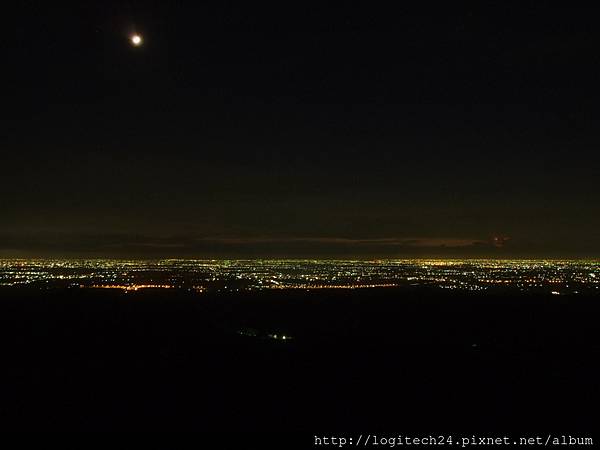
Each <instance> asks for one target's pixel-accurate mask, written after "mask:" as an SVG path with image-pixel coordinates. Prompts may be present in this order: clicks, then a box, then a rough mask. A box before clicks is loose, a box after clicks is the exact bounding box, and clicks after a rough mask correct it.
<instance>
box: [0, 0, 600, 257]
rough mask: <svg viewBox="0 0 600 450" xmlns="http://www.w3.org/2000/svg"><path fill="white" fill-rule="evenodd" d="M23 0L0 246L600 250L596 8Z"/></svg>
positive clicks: (133, 253)
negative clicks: (217, 4) (75, 2)
mask: <svg viewBox="0 0 600 450" xmlns="http://www.w3.org/2000/svg"><path fill="white" fill-rule="evenodd" d="M35 3H36V2H33V3H32V2H19V3H16V4H13V5H11V6H10V7H8V9H7V10H6V17H7V18H8V21H9V24H8V31H9V36H10V37H9V40H8V41H6V42H5V43H3V44H2V45H3V47H2V50H3V73H2V74H1V75H0V76H1V77H2V78H3V83H2V86H3V88H4V90H3V95H2V102H3V108H2V109H3V112H2V115H1V116H0V124H1V129H2V132H1V133H0V146H1V148H2V154H1V156H0V171H1V174H0V211H1V215H0V257H2V258H6V257H19V256H22V257H35V256H40V257H51V256H59V257H63V256H64V257H132V258H144V257H161V258H162V257H164V258H169V257H189V258H212V257H227V258H236V257H240V258H245V257H309V258H310V257H315V258H330V257H351V258H352V257H356V258H371V257H372V258H377V257H382V258H385V257H393V258H402V257H490V258H503V257H532V258H535V257H549V258H567V257H568V258H578V257H581V258H598V257H600V231H599V230H600V202H599V201H598V198H600V188H599V183H598V180H599V179H600V172H599V167H600V164H599V163H600V159H599V156H598V155H599V153H598V148H600V132H599V130H600V127H599V126H598V125H599V124H598V119H597V116H598V114H597V108H598V104H600V86H599V85H598V79H599V76H600V58H599V57H598V54H597V51H596V50H597V49H596V45H595V43H596V42H598V38H600V31H599V30H598V27H597V23H596V22H597V20H596V19H597V14H596V13H595V12H594V10H593V9H586V8H583V7H581V8H580V7H561V8H554V7H550V6H547V5H543V4H536V3H527V4H521V5H519V7H515V6H514V5H508V4H506V5H502V4H490V3H486V4H476V5H469V6H467V5H466V4H464V5H463V4H458V3H453V4H451V5H450V4H449V5H446V6H445V7H442V8H430V7H427V8H425V7H423V8H419V7H409V6H404V5H402V6H398V7H396V8H395V9H384V8H381V7H374V6H365V5H366V4H365V5H363V7H362V8H361V7H350V6H345V7H336V8H334V7H333V6H328V5H319V6H314V5H311V6H309V5H305V6H298V7H295V8H290V7H289V6H288V7H283V6H281V7H276V8H272V9H266V8H261V7H259V6H256V5H247V6H242V7H234V6H232V5H230V4H227V5H220V6H207V5H201V4H198V3H192V2H137V1H132V2H118V1H102V2H100V1H91V2H85V3H80V4H76V5H66V4H61V3H60V2H58V3H56V2H52V3H49V2H46V3H41V2H39V4H35ZM134 35H138V36H139V42H138V40H137V39H136V40H135V42H134V41H133V40H132V37H133V36H134Z"/></svg>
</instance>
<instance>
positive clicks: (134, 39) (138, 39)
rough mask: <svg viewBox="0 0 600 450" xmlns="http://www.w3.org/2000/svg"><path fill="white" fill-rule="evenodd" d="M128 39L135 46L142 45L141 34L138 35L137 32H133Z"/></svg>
mask: <svg viewBox="0 0 600 450" xmlns="http://www.w3.org/2000/svg"><path fill="white" fill-rule="evenodd" d="M130 40H131V43H132V44H133V45H134V46H135V47H139V46H140V45H142V36H140V35H139V34H134V35H133V36H131V38H130Z"/></svg>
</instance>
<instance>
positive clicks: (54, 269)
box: [0, 259, 600, 293]
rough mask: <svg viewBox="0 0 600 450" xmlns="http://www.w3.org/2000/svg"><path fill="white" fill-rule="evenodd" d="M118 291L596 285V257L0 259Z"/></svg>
mask: <svg viewBox="0 0 600 450" xmlns="http://www.w3.org/2000/svg"><path fill="white" fill-rule="evenodd" d="M2 285H4V286H23V285H29V286H36V287H43V288H46V287H78V288H79V287H83V288H90V287H102V288H118V289H122V290H125V291H130V290H138V289H151V288H161V289H162V288H177V289H188V290H190V291H196V292H204V291H241V290H265V289H364V288H395V287H404V286H430V287H437V288H442V289H457V290H469V291H479V290H488V289H495V288H501V289H506V288H510V289H518V290H521V291H532V290H536V291H540V290H541V291H544V292H548V293H550V292H553V291H554V292H559V293H577V292H584V291H590V290H594V291H595V292H598V290H600V262H599V261H580V260H573V261H551V260H529V261H523V260H503V261H499V260H376V261H357V260H352V261H347V260H337V261H335V260H177V259H169V260H147V261H132V260H130V261H127V260H87V261H86V260H0V286H2Z"/></svg>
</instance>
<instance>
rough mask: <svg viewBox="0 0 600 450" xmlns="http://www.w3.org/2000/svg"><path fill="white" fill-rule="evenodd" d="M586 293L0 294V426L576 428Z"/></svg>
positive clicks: (590, 401)
mask: <svg viewBox="0 0 600 450" xmlns="http://www.w3.org/2000/svg"><path fill="white" fill-rule="evenodd" d="M598 300H599V299H598V298H594V297H583V296H576V297H575V296H574V297H568V296H540V295H538V296H531V295H514V294H513V295H511V296H507V295H502V294H501V293H496V294H484V295H481V294H473V295H469V294H465V293H462V294H456V293H445V292H439V291H434V290H425V289H421V290H413V291H411V290H393V289H390V290H354V291H327V290H321V291H314V292H304V291H279V292H267V293H263V292H261V293H246V294H239V295H234V294H218V295H217V294H193V293H188V292H182V291H174V290H173V291H171V290H168V291H143V292H142V291H139V292H129V293H124V292H121V291H113V290H83V289H82V290H80V289H73V290H48V291H39V290H38V291H33V290H32V291H27V290H3V291H1V292H0V308H1V311H0V317H1V321H2V324H1V336H0V337H1V340H0V342H1V344H0V345H1V358H2V368H1V372H0V408H1V415H2V420H1V421H0V426H1V427H2V428H3V429H5V430H7V429H8V430H15V429H23V430H31V429H34V430H47V429H50V430H115V429H139V430H172V429H177V430H179V429H183V430H198V431H218V430H224V431H243V430H259V431H268V432H277V431H294V430H297V431H306V432H310V433H317V432H323V431H364V432H373V431H378V430H381V431H388V432H400V431H404V432H407V431H411V432H417V431H427V432H441V431H459V430H460V431H469V432H475V431H478V430H479V431H492V430H497V431H505V432H516V431H519V430H528V431H532V430H545V431H555V432H557V431H570V432H572V431H576V430H578V431H582V432H588V433H589V432H591V431H593V430H594V429H595V428H596V426H597V418H598V408H599V406H598V405H599V402H598V401H599V400H600V395H599V388H598V386H599V380H600V370H599V368H598V365H597V363H598V359H599V356H600V339H598V337H599V336H598V335H599V329H598V326H597V325H598V317H599V316H598V313H599V311H600V306H599V302H598ZM269 335H277V338H274V336H269ZM282 335H285V336H286V339H285V340H284V339H282V338H281V337H282Z"/></svg>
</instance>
